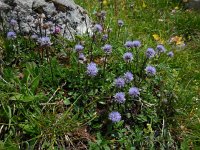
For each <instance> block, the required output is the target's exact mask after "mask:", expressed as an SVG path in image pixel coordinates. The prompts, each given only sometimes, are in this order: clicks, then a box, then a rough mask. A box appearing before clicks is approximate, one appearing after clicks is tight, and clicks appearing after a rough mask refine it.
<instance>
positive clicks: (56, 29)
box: [54, 26, 61, 34]
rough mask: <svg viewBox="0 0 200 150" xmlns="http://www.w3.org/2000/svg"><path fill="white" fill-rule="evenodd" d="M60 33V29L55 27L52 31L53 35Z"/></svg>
mask: <svg viewBox="0 0 200 150" xmlns="http://www.w3.org/2000/svg"><path fill="white" fill-rule="evenodd" d="M60 31H61V28H60V27H58V26H56V27H55V29H54V33H55V34H58V33H60Z"/></svg>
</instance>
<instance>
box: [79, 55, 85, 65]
mask: <svg viewBox="0 0 200 150" xmlns="http://www.w3.org/2000/svg"><path fill="white" fill-rule="evenodd" d="M78 59H79V62H81V63H83V62H84V61H86V57H85V55H84V54H83V53H79V56H78Z"/></svg>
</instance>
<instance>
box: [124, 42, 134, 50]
mask: <svg viewBox="0 0 200 150" xmlns="http://www.w3.org/2000/svg"><path fill="white" fill-rule="evenodd" d="M124 46H125V47H126V48H133V47H134V45H133V42H132V41H126V43H125V44H124Z"/></svg>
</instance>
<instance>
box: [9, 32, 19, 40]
mask: <svg viewBox="0 0 200 150" xmlns="http://www.w3.org/2000/svg"><path fill="white" fill-rule="evenodd" d="M16 37H17V36H16V33H15V32H8V33H7V38H8V39H15V38H16Z"/></svg>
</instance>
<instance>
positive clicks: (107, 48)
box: [102, 44, 112, 54]
mask: <svg viewBox="0 0 200 150" xmlns="http://www.w3.org/2000/svg"><path fill="white" fill-rule="evenodd" d="M102 49H103V50H104V52H105V53H107V54H110V53H111V52H112V46H111V45H109V44H106V45H104V46H103V47H102Z"/></svg>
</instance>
